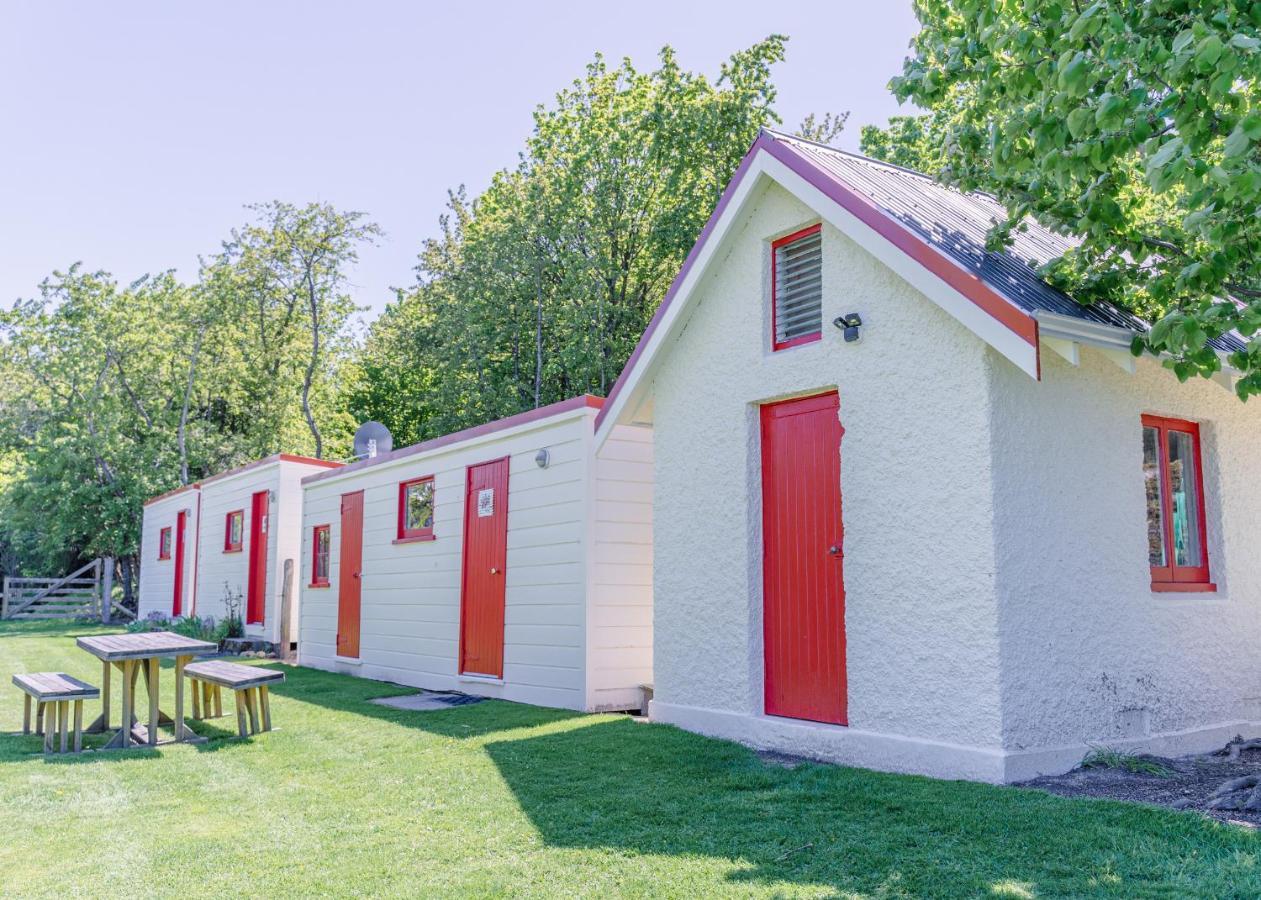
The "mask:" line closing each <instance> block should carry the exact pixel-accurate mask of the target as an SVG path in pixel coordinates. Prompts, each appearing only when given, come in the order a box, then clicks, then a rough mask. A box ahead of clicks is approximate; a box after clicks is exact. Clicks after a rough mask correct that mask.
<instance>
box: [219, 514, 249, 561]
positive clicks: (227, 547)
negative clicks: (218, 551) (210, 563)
mask: <svg viewBox="0 0 1261 900" xmlns="http://www.w3.org/2000/svg"><path fill="white" fill-rule="evenodd" d="M244 533H245V510H243V509H238V510H236V511H235V512H230V513H228V515H227V517H226V518H225V519H224V523H223V552H224V553H235V552H237V551H238V550H240V549H241V538H242V535H243V534H244Z"/></svg>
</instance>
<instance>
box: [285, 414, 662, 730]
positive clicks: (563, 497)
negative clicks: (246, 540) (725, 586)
mask: <svg viewBox="0 0 1261 900" xmlns="http://www.w3.org/2000/svg"><path fill="white" fill-rule="evenodd" d="M594 415H595V411H594V410H592V409H589V408H584V409H582V410H579V411H576V412H573V413H567V414H562V415H558V416H556V417H554V418H549V419H543V420H538V421H536V422H534V423H529V424H527V425H523V426H520V427H515V428H509V429H506V430H504V431H502V432H498V433H493V434H490V435H486V436H484V437H479V438H472V439H470V440H467V441H461V442H459V443H455V444H451V445H448V446H447V447H442V448H438V449H435V450H433V451H430V452H425V453H422V454H417V455H415V456H410V457H404V458H403V459H400V460H391V461H388V462H385V463H379V464H376V465H373V466H368V467H365V468H363V469H360V470H356V471H351V472H346V473H345V474H343V475H338V476H336V477H331V478H325V479H319V480H316V481H313V482H310V483H308V484H307V485H306V486H305V503H304V527H303V537H302V568H301V571H302V574H303V578H302V584H303V589H302V618H301V639H300V641H299V654H300V659H301V662H302V664H303V665H309V666H314V667H316V668H322V669H329V670H332V671H340V672H345V673H348V674H354V675H361V676H363V677H367V678H376V679H381V680H385V681H394V682H397V683H400V684H406V685H412V686H415V687H422V688H429V689H433V690H459V691H463V692H465V693H472V694H479V695H484V696H492V697H500V698H502V699H506V700H518V701H521V702H526V703H536V704H540V705H547V706H558V707H564V708H570V709H585V708H588V707H587V702H588V701H587V698H588V685H587V679H586V667H587V657H586V649H585V647H586V637H585V636H586V634H587V627H588V623H587V619H586V615H587V613H586V596H587V585H588V579H589V578H590V579H592V580H594V581H596V582H601V576H600V575H599V574H598V573H596V572H595V571H593V570H592V568H591V567H590V566H589V559H590V557H589V555H588V552H587V548H588V541H589V540H594V539H593V538H591V537H590V535H591V530H590V528H589V519H588V509H589V505H590V502H591V491H590V488H591V485H592V483H593V481H594V475H593V472H592V467H591V465H590V462H589V461H590V459H591V454H590V450H591V433H592V429H593V419H594ZM543 448H547V449H548V450H549V452H550V454H551V461H550V464H549V466H548V467H547V468H546V469H540V468H539V467H538V466H537V465H536V464H535V455H536V454H537V453H538V451H539V450H540V449H543ZM504 456H509V457H510V464H509V476H508V544H507V548H508V557H507V570H506V573H505V579H506V580H505V586H506V606H505V626H504V677H503V681H502V684H499V683H494V682H491V681H488V680H487V679H483V678H467V677H464V676H461V675H459V674H458V672H457V668H458V652H459V629H460V581H461V571H462V569H461V566H462V559H463V542H462V532H463V526H464V493H465V487H466V482H465V478H466V469H467V467H468V466H471V465H476V464H478V463H483V462H487V461H489V460H493V459H498V458H501V457H504ZM639 474H641V475H642V470H641V471H640V473H639ZM428 475H432V476H434V497H435V509H434V533H435V536H436V539H435V540H433V541H429V542H417V543H402V544H396V543H394V539H395V537H396V534H397V522H398V519H397V516H398V485H399V483H400V482H401V481H406V480H409V479H412V478H419V477H424V476H428ZM357 490H362V491H363V492H364V533H363V576H362V599H361V613H360V657H359V660H358V661H352V660H345V659H342V658H340V657H337V656H336V654H335V648H336V635H337V602H338V601H337V591H338V582H339V578H340V574H341V573H340V561H339V555H340V551H341V523H340V503H341V496H342V495H343V494H345V493H350V492H353V491H357ZM638 515H639V516H640V517H641V518H642V513H638ZM615 518H616V516H615ZM324 524H328V525H331V528H330V537H331V549H330V572H329V576H330V577H329V580H330V582H331V585H330V586H329V587H327V588H312V587H309V586H308V582H309V573H310V571H311V534H312V529H313V528H314V527H315V526H316V525H324ZM631 537H634V535H631ZM620 539H622V540H628V538H627V537H626V535H625V534H623V535H621V536H620ZM629 578H630V576H627V580H629ZM603 580H605V581H607V580H610V579H609V578H605V579H603ZM614 599H615V600H617V601H618V602H617V603H612V604H610V606H618V607H620V606H626V605H630V606H633V605H634V603H635V602H637V601H638V600H640V599H642V598H641V597H638V596H635V595H633V594H632V595H630V597H629V599H627V597H626V596H623V597H620V598H614ZM610 621H614V620H611V619H610V620H604V619H602V620H601V624H602V625H607V624H608V622H610ZM627 621H629V622H631V623H633V622H634V621H635V619H634V618H633V617H632V618H631V619H629V620H627ZM601 633H604V632H601ZM623 643H627V642H626V641H623ZM644 655H645V657H646V656H647V654H646V653H645V654H644ZM631 668H633V667H631ZM641 668H642V667H641ZM636 683H637V682H636ZM598 687H599V689H598V691H597V695H598V696H606V695H607V696H609V697H613V696H615V695H616V693H617V691H616V686H615V685H613V684H612V683H611V682H606V683H602V684H600V685H599V686H598ZM593 690H595V687H594V686H593Z"/></svg>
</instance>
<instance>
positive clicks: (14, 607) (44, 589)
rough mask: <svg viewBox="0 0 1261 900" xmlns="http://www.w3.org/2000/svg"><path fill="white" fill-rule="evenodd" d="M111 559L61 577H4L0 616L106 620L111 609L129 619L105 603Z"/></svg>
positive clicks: (119, 609) (119, 610)
mask: <svg viewBox="0 0 1261 900" xmlns="http://www.w3.org/2000/svg"><path fill="white" fill-rule="evenodd" d="M113 567H114V561H113V560H112V559H111V560H102V559H94V560H92V562H90V563H88V564H87V565H86V566H83V567H81V568H79V569H76V570H75V571H73V572H71V573H70V574H69V575H67V576H65V577H64V578H12V577H6V578H5V579H4V594H3V599H2V600H0V619H78V618H84V617H88V616H90V617H92V618H102V619H108V616H109V612H110V611H113V612H116V613H119V614H122V615H124V616H126V617H127V618H132V614H131V613H130V612H129V611H128V610H125V609H123V608H122V607H121V606H119V605H118V604H117V603H113V602H112V601H110V606H111V608H112V610H106V609H105V608H104V604H105V603H106V602H107V599H108V598H109V594H110V592H111V591H110V589H111V587H112V584H113V578H112V574H113Z"/></svg>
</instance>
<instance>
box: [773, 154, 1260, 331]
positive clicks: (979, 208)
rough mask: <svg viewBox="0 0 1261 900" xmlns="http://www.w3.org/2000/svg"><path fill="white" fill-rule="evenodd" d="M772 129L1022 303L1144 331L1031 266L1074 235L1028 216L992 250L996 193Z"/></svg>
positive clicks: (1000, 215) (1001, 214)
mask: <svg viewBox="0 0 1261 900" xmlns="http://www.w3.org/2000/svg"><path fill="white" fill-rule="evenodd" d="M771 135H772V136H773V137H774V138H775V140H777V141H782V142H784V143H786V144H789V145H790V146H791V147H792V148H793V149H794V150H796V151H797V152H798V153H799V154H801V155H802V156H803V157H805V158H806V159H808V160H809V161H810V162H811V163H812V164H813V165H816V166H818V167H819V168H820V169H821V170H823V171H825V172H827V173H828V174H829V175H831V176H832V177H834V178H836V179H837V180H838V181H841V182H842V183H844V184H845V185H846V186H847V187H849V188H850V189H852V190H854V191H857V192H859V193H860V194H862V195H863V196H865V197H866V198H867V199H868V200H870V201H871V202H872V203H874V204H875V205H876V206H878V207H879V208H880V209H881V210H883V211H884V212H885V213H886V214H887V215H889V216H891V217H892V218H894V219H896V220H897V221H898V222H899V223H900V224H901V225H902V226H903V227H905V228H907V229H909V230H911V231H912V232H914V233H915V234H916V235H918V236H919V237H921V238H922V239H923V240H924V241H926V242H927V243H928V244H930V245H931V246H933V247H934V248H936V249H937V250H939V251H940V252H942V253H943V254H945V255H946V256H948V257H949V258H950V259H951V260H953V261H954V262H956V263H957V264H958V265H960V266H961V267H963V268H964V269H967V270H968V271H970V272H972V273H973V274H975V275H976V276H977V277H978V278H980V279H982V280H983V281H985V282H986V283H987V284H988V285H990V286H991V287H992V288H994V289H995V290H997V291H999V292H1000V293H1001V294H1003V296H1004V297H1006V298H1007V299H1008V300H1009V301H1010V302H1011V303H1012V304H1014V305H1015V306H1017V307H1019V308H1020V309H1023V310H1025V311H1026V312H1036V311H1045V312H1049V313H1057V314H1059V315H1063V316H1070V317H1073V318H1076V319H1082V320H1084V321H1088V322H1096V323H1099V324H1102V325H1112V326H1117V327H1121V328H1125V329H1128V330H1130V331H1146V330H1147V325H1146V323H1144V322H1143V321H1142V320H1141V319H1138V318H1137V317H1135V316H1133V315H1131V314H1130V313H1128V312H1126V311H1124V310H1121V309H1118V308H1116V307H1115V306H1112V305H1110V304H1101V303H1096V304H1093V305H1091V306H1084V305H1082V304H1080V303H1078V302H1077V301H1076V300H1074V299H1073V298H1072V297H1070V296H1069V295H1068V294H1065V293H1064V292H1063V291H1060V290H1058V289H1057V288H1055V287H1052V286H1051V285H1050V284H1048V283H1047V282H1046V280H1045V279H1043V278H1042V276H1041V275H1039V274H1038V272H1037V270H1036V269H1035V268H1034V267H1035V266H1040V265H1042V264H1043V263H1045V262H1047V261H1049V260H1051V259H1054V258H1055V257H1057V256H1060V255H1062V254H1063V253H1064V252H1065V251H1067V250H1069V249H1071V248H1072V247H1073V246H1075V245H1076V244H1077V241H1076V240H1075V239H1074V238H1071V237H1067V236H1065V235H1061V234H1056V233H1055V232H1054V231H1051V230H1050V229H1048V228H1044V227H1043V226H1042V225H1039V224H1038V223H1037V222H1035V221H1033V220H1032V219H1030V220H1027V222H1026V225H1027V228H1026V229H1025V230H1023V231H1019V230H1018V231H1014V232H1013V233H1012V237H1013V241H1012V244H1011V246H1010V247H1009V248H1008V249H1007V250H1006V251H1004V252H1001V253H995V252H993V251H991V250H987V249H986V247H985V238H986V235H987V234H988V233H989V230H990V228H992V227H993V226H994V225H995V224H996V223H998V222H1002V221H1003V220H1004V219H1006V217H1007V211H1006V209H1005V207H1004V206H1003V204H1001V203H999V202H998V200H996V199H995V198H994V197H992V196H990V195H988V194H983V193H980V192H974V193H970V194H965V193H963V192H961V191H958V190H955V189H954V188H950V187H947V186H946V185H943V184H940V183H938V182H936V181H934V180H933V179H931V178H929V177H928V176H926V175H921V174H920V173H918V172H913V171H911V170H909V169H904V168H902V167H900V166H895V165H892V164H890V163H885V162H880V161H879V160H874V159H869V158H868V157H865V156H859V155H858V154H855V153H847V152H846V151H844V150H838V149H836V148H835V147H828V146H825V145H823V144H816V143H814V142H813V141H807V140H803V139H801V138H797V137H793V136H791V135H786V134H781V133H779V132H771ZM1213 343H1214V345H1215V346H1216V347H1217V348H1218V349H1219V350H1226V351H1230V350H1235V349H1239V348H1241V347H1243V346H1244V342H1243V340H1242V339H1241V338H1239V337H1238V336H1237V335H1235V334H1233V333H1232V334H1228V335H1224V336H1222V337H1221V338H1219V339H1217V340H1216V341H1214V342H1213Z"/></svg>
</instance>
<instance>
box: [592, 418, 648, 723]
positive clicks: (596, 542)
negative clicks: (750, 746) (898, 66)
mask: <svg viewBox="0 0 1261 900" xmlns="http://www.w3.org/2000/svg"><path fill="white" fill-rule="evenodd" d="M587 437H588V439H589V440H594V435H592V434H590V433H588V436H587ZM592 476H593V477H594V480H595V484H594V487H593V490H592V492H591V509H590V513H589V515H590V521H591V522H592V523H593V524H592V525H591V527H590V528H589V529H588V545H589V548H590V549H589V550H588V552H589V553H590V554H591V559H592V564H591V566H590V587H589V588H588V596H589V597H590V601H589V603H588V606H587V617H588V618H587V667H588V672H589V673H590V675H589V678H588V682H587V709H590V710H600V709H628V708H631V707H634V706H635V705H636V704H638V703H639V701H640V691H639V689H638V688H639V686H640V685H644V684H650V683H651V682H652V485H653V474H652V430H651V429H649V428H636V427H632V426H628V425H619V426H617V427H616V428H615V429H614V430H613V434H612V435H611V436H610V438H609V439H608V440H607V441H606V442H605V444H604V446H603V447H602V448H601V449H600V451H599V453H598V455H597V457H596V460H595V465H594V466H593V469H592Z"/></svg>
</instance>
